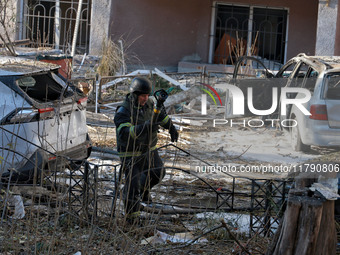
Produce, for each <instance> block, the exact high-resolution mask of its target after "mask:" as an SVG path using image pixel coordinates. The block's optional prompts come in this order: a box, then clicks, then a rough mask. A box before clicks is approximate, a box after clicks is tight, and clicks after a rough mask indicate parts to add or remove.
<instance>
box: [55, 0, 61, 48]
mask: <svg viewBox="0 0 340 255" xmlns="http://www.w3.org/2000/svg"><path fill="white" fill-rule="evenodd" d="M54 30H55V33H54V43H55V49H56V50H59V46H60V0H56V2H55V12H54Z"/></svg>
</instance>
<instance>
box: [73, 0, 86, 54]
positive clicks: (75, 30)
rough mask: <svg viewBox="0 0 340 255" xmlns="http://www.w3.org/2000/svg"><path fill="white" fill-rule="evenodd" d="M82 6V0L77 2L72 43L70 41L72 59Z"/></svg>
mask: <svg viewBox="0 0 340 255" xmlns="http://www.w3.org/2000/svg"><path fill="white" fill-rule="evenodd" d="M82 5H83V0H79V3H78V10H77V18H76V25H75V27H74V33H73V41H72V51H71V56H72V57H74V54H75V52H76V42H77V35H78V30H79V20H80V13H81V7H82Z"/></svg>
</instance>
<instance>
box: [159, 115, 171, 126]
mask: <svg viewBox="0 0 340 255" xmlns="http://www.w3.org/2000/svg"><path fill="white" fill-rule="evenodd" d="M169 119H170V118H169V116H168V115H167V116H166V117H165V118H164V119H163V120H162V121H161V125H162V126H163V125H165V124H166V123H168V121H169Z"/></svg>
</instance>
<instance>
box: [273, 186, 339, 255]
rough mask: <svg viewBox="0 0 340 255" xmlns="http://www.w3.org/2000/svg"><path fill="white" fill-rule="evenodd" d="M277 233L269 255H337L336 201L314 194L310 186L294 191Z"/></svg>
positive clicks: (290, 194) (289, 198)
mask: <svg viewBox="0 0 340 255" xmlns="http://www.w3.org/2000/svg"><path fill="white" fill-rule="evenodd" d="M276 235H278V237H277V236H276V238H274V240H273V241H274V242H275V243H273V244H272V245H271V248H270V249H269V250H268V251H267V255H283V254H284V255H291V254H292V255H293V254H296V255H314V254H315V255H331V254H335V251H336V231H335V222H334V201H330V200H326V199H324V198H321V197H316V196H311V192H310V191H309V189H308V188H304V189H293V190H291V191H290V193H289V197H288V203H287V209H286V212H285V215H284V219H283V221H282V226H281V228H280V231H278V232H277V233H276Z"/></svg>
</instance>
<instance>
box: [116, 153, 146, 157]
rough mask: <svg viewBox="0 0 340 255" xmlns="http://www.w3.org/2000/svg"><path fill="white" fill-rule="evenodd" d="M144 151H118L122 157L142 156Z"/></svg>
mask: <svg viewBox="0 0 340 255" xmlns="http://www.w3.org/2000/svg"><path fill="white" fill-rule="evenodd" d="M141 155H142V152H141V151H135V152H130V151H126V152H118V156H119V157H121V158H126V157H138V156H141Z"/></svg>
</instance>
